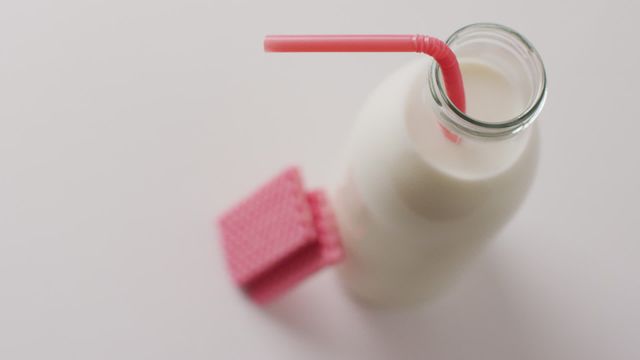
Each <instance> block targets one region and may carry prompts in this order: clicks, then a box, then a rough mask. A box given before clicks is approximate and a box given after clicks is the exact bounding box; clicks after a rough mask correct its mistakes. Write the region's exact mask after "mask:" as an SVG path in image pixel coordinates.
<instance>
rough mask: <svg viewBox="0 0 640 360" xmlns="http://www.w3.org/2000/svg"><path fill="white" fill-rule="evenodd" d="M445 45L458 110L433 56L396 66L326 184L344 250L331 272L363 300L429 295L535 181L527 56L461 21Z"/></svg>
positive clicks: (530, 52) (539, 68)
mask: <svg viewBox="0 0 640 360" xmlns="http://www.w3.org/2000/svg"><path fill="white" fill-rule="evenodd" d="M447 44H448V45H449V46H450V47H451V48H452V49H453V51H454V52H455V53H456V55H457V56H458V60H459V62H460V66H461V69H462V74H463V79H464V83H465V90H466V98H467V112H466V114H465V113H462V112H461V111H459V110H458V109H457V108H456V107H455V106H454V105H453V104H452V102H451V101H450V100H449V98H448V97H447V95H446V92H445V89H444V85H443V79H442V75H441V73H440V70H439V66H438V65H437V63H435V62H433V61H431V60H430V59H428V58H427V57H421V59H420V60H419V61H416V62H414V63H411V64H408V65H407V66H405V67H403V68H401V69H399V70H398V71H396V72H395V73H393V74H392V75H390V76H389V77H388V78H387V79H386V80H385V81H383V83H382V84H380V85H379V86H378V87H377V88H376V89H375V90H374V91H373V93H372V94H371V95H370V97H369V99H368V100H367V102H366V103H365V105H364V107H363V108H362V110H361V112H360V114H359V116H358V119H357V121H356V125H355V129H354V132H353V135H352V138H351V142H350V145H349V148H348V157H347V165H346V166H345V169H344V172H343V174H342V176H341V178H340V179H339V182H338V184H337V185H336V186H335V187H334V188H333V189H332V191H331V201H332V205H333V206H334V210H335V213H336V217H337V220H338V223H339V227H340V231H341V233H342V236H343V242H344V247H345V251H346V256H345V261H344V263H343V264H342V265H340V270H339V271H340V275H341V278H342V279H343V280H344V283H345V285H346V287H347V288H348V289H349V290H350V291H351V292H352V293H353V294H354V295H355V296H356V297H357V298H359V299H361V300H363V301H365V302H368V303H373V304H380V305H383V304H414V303H419V302H422V301H425V300H428V299H430V298H432V297H433V295H435V294H437V293H438V292H439V291H440V290H442V288H443V287H444V286H445V285H446V284H447V283H449V282H450V280H451V279H452V278H454V277H455V275H456V274H457V273H459V272H460V271H461V270H462V269H463V268H464V265H465V263H467V262H468V261H469V259H470V258H471V257H472V256H473V255H474V254H475V253H477V252H478V250H480V249H481V248H482V246H483V245H484V244H485V243H486V242H487V240H489V239H490V238H491V237H492V236H494V235H495V234H496V232H497V231H499V230H500V228H501V227H502V226H503V225H504V224H505V223H506V222H507V221H508V220H509V219H510V218H511V216H512V215H513V214H514V212H515V211H516V210H517V208H518V206H519V205H520V204H521V202H522V200H523V199H524V197H525V196H526V194H527V191H528V189H529V187H530V185H531V183H532V180H533V178H534V176H535V171H536V163H537V156H538V144H539V140H538V136H539V135H538V130H537V127H536V125H535V124H534V122H535V119H536V118H537V116H538V114H539V113H540V111H541V110H542V107H543V104H544V100H545V96H546V79H545V70H544V65H543V63H542V60H541V58H540V56H539V55H538V53H537V51H536V50H535V49H534V48H533V46H532V45H531V44H530V43H529V42H528V41H527V40H526V39H525V38H524V37H522V36H521V35H519V34H518V33H517V32H515V31H513V30H511V29H509V28H506V27H504V26H500V25H495V24H474V25H469V26H467V27H464V28H462V29H460V30H458V31H457V32H455V33H454V34H453V35H452V36H451V37H450V38H449V39H448V40H447ZM442 127H444V128H446V129H448V130H449V131H451V132H453V133H454V134H456V135H458V136H459V137H460V141H459V142H454V141H451V140H449V139H447V137H445V136H444V135H443V129H442Z"/></svg>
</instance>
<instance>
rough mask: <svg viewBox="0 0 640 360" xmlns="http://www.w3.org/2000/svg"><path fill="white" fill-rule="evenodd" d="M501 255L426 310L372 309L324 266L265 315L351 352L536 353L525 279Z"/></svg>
mask: <svg viewBox="0 0 640 360" xmlns="http://www.w3.org/2000/svg"><path fill="white" fill-rule="evenodd" d="M501 255H502V256H505V255H506V254H504V253H503V254H500V253H497V252H491V253H485V254H483V255H482V256H481V257H480V258H479V259H478V260H477V261H476V262H475V263H474V264H473V265H472V266H471V269H470V270H469V271H467V272H466V273H465V275H464V276H463V277H462V278H461V279H460V281H458V282H457V283H456V284H455V285H453V287H452V288H451V289H449V291H448V292H447V293H445V294H444V295H443V296H442V297H441V298H440V299H437V300H436V301H435V302H434V303H432V304H430V305H428V306H424V307H421V308H411V309H380V308H370V307H367V306H365V305H362V304H360V303H358V302H355V301H353V300H351V298H350V297H349V296H348V295H347V294H345V292H344V291H343V289H341V286H340V285H339V282H338V280H337V278H336V274H334V273H333V272H327V273H326V274H323V275H322V277H321V278H320V279H314V281H312V282H311V283H309V284H305V285H303V286H302V287H301V288H299V289H296V290H295V291H294V292H292V293H291V294H288V295H286V296H285V297H284V298H282V299H280V300H278V301H277V302H276V303H274V304H272V305H271V306H269V307H268V308H267V314H269V316H271V317H273V318H274V319H275V320H276V321H278V322H279V323H281V324H282V325H283V326H284V327H285V328H286V329H287V330H289V331H291V333H292V335H294V336H298V337H301V338H303V339H304V340H305V341H310V342H312V343H314V344H317V345H318V346H319V348H321V349H325V350H326V351H327V352H329V353H340V354H342V353H344V354H350V357H351V358H353V357H363V358H365V357H366V358H368V359H371V358H380V359H389V358H409V359H414V358H432V359H468V358H472V359H474V360H478V359H492V360H496V359H536V358H538V356H536V346H535V344H534V343H533V341H534V339H536V337H537V334H539V331H541V329H538V328H536V326H535V324H534V323H532V322H531V321H529V320H531V319H532V315H531V314H533V313H535V312H536V311H535V310H536V309H535V305H532V303H531V302H530V301H526V296H525V295H524V294H523V292H522V289H523V288H526V284H523V282H522V279H519V278H518V277H517V276H514V275H512V274H513V273H514V272H513V271H512V270H513V269H510V266H514V264H512V263H509V262H505V261H503V260H504V259H501V258H500V256H501ZM515 273H517V271H515ZM532 306H534V308H532ZM527 314H529V315H528V316H527Z"/></svg>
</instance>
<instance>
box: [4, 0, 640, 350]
mask: <svg viewBox="0 0 640 360" xmlns="http://www.w3.org/2000/svg"><path fill="white" fill-rule="evenodd" d="M639 13H640V6H638V2H636V1H632V0H628V1H585V0H579V1H537V2H526V3H524V2H517V1H475V0H467V1H463V0H457V1H438V2H437V1H386V2H385V1H371V0H369V1H359V2H357V1H350V2H347V1H317V2H310V3H307V2H303V1H294V0H291V1H255V2H248V1H233V2H232V1H230V0H224V1H219V0H183V1H177V0H175V1H169V0H129V1H86V0H76V1H71V0H50V1H46V0H35V1H8V0H5V1H2V2H0V358H2V359H7V360H17V359H153V360H161V359H438V360H440V359H474V360H478V359H491V360H495V359H546V360H549V359H563V360H566V359H576V360H578V359H579V360H584V359H638V358H640V349H639V347H640V310H639V306H640V242H639V240H640V216H639V215H640V212H639V210H638V209H639V208H638V203H640V190H639V186H640V159H638V157H639V155H640V142H639V141H638V134H640V110H638V98H639V97H638V95H640V94H639V89H640V77H639V76H638V72H637V64H639V63H640V52H639V51H638V45H637V44H638V35H640V26H639V25H637V17H638V14H639ZM478 21H493V22H499V23H503V24H505V25H508V26H511V27H514V28H515V29H516V30H518V31H520V32H521V33H523V34H525V36H527V37H528V38H529V39H530V40H531V41H532V42H533V43H534V44H535V45H536V46H537V48H538V50H539V51H540V53H541V54H542V56H543V59H544V61H545V64H546V67H547V72H548V77H549V98H548V102H547V105H546V108H545V110H544V112H543V114H542V116H541V118H540V119H539V121H540V125H541V130H542V136H543V141H542V147H543V148H542V158H541V164H540V168H539V175H538V177H537V180H536V182H535V185H534V187H533V189H532V192H531V195H530V196H529V198H528V200H527V201H526V203H525V204H524V207H523V208H522V210H521V211H520V212H519V213H518V215H517V216H516V217H515V219H514V221H512V222H511V223H510V225H509V226H508V227H507V228H506V229H505V230H504V231H503V232H502V233H501V235H500V236H499V237H498V238H497V239H496V240H495V241H494V242H493V243H492V245H491V246H490V247H489V248H488V249H487V251H486V252H485V253H484V254H483V255H482V256H481V257H480V258H479V259H478V261H477V262H475V263H474V264H473V266H472V268H471V269H470V271H469V272H467V273H466V274H465V275H464V277H463V278H462V279H461V280H460V281H459V282H458V283H456V284H455V285H454V286H453V288H452V289H451V290H450V291H449V292H448V293H447V294H446V295H445V296H444V297H442V298H441V299H440V300H439V301H437V302H436V303H434V304H433V305H431V306H429V307H427V308H424V309H419V310H413V311H399V312H380V311H373V310H368V309H366V308H363V307H360V306H358V305H357V304H355V303H353V302H351V301H350V299H349V298H348V297H347V296H346V295H345V294H344V292H343V291H342V290H341V288H340V286H339V283H338V282H337V279H336V277H335V273H334V272H333V271H331V270H327V271H324V272H322V273H321V274H319V275H318V276H316V277H314V278H312V279H310V280H309V281H307V282H306V283H305V284H304V285H303V286H301V287H299V288H298V289H296V290H295V291H294V292H292V293H290V294H289V295H287V296H285V297H284V298H282V299H281V300H280V301H278V302H277V303H275V304H273V306H271V307H269V308H267V309H261V308H258V307H256V306H254V305H252V304H251V303H249V302H247V301H246V300H245V299H244V298H243V297H242V295H241V294H240V293H239V292H238V291H236V289H235V288H234V287H233V286H232V284H231V282H230V281H229V278H228V277H227V274H226V270H225V266H224V261H223V257H222V254H221V249H220V246H219V245H220V244H219V238H218V235H217V233H216V230H215V228H214V226H213V225H212V224H213V219H214V218H215V217H216V216H218V215H219V214H220V213H221V212H222V211H223V210H224V209H225V208H226V207H228V206H229V205H231V204H232V203H233V202H235V201H236V200H238V199H239V198H241V197H242V196H244V195H245V194H246V193H247V192H248V191H250V190H251V189H253V188H254V187H255V186H256V185H257V184H259V183H261V182H263V181H264V180H266V179H268V178H269V177H271V176H272V175H274V174H275V173H276V172H277V171H279V170H280V169H282V168H283V167H285V166H287V165H289V164H299V165H301V166H302V167H303V169H304V172H305V176H306V179H307V182H308V183H309V184H310V185H313V186H321V185H323V184H326V182H327V181H328V180H329V179H331V178H332V177H333V176H334V175H335V174H334V169H335V167H336V164H337V162H338V160H339V159H340V156H341V155H340V154H341V153H342V148H343V145H344V144H345V141H346V139H347V136H348V133H349V130H350V127H351V125H352V121H353V118H354V115H355V114H356V112H357V110H358V108H359V106H360V105H361V104H362V102H363V100H364V98H365V96H366V95H367V93H368V92H369V91H370V90H371V88H372V87H373V86H374V85H375V84H376V83H377V82H379V81H380V80H381V79H382V78H383V77H384V76H385V75H386V74H388V73H389V72H390V71H392V70H393V69H395V68H397V67H399V66H401V65H402V64H404V63H405V62H407V61H409V60H410V59H413V58H415V57H416V56H418V55H416V54H263V53H262V44H261V41H262V36H263V35H265V34H267V33H427V34H432V35H435V36H439V37H442V38H446V37H447V36H448V35H449V34H450V33H452V32H453V31H455V30H456V29H457V28H459V27H461V26H463V25H466V24H469V23H472V22H478Z"/></svg>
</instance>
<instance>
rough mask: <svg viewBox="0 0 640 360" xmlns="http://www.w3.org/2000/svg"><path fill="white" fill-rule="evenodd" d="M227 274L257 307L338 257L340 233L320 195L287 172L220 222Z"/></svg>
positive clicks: (296, 173) (296, 174)
mask: <svg viewBox="0 0 640 360" xmlns="http://www.w3.org/2000/svg"><path fill="white" fill-rule="evenodd" d="M220 230H221V233H222V241H223V247H224V251H225V255H226V259H227V264H228V267H229V271H230V272H231V275H232V277H233V279H234V280H235V282H236V283H237V284H238V286H240V287H242V288H243V289H244V290H245V291H246V292H247V294H248V295H249V296H250V297H251V298H252V299H254V300H255V301H256V302H259V303H266V302H269V301H270V300H272V299H274V298H276V297H277V296H279V295H281V294H282V293H284V292H286V291H287V290H289V289H291V288H292V287H294V286H295V285H297V284H298V283H300V282H301V281H302V280H304V279H305V278H306V277H308V276H309V275H311V274H313V273H314V272H316V271H317V270H319V269H321V268H323V267H324V266H327V265H329V264H332V263H335V262H337V261H339V260H340V259H341V258H342V247H341V241H340V235H339V232H338V229H337V227H336V224H335V220H334V218H333V214H332V213H331V209H330V208H329V206H328V205H327V202H326V199H325V197H324V194H323V193H322V192H320V191H315V192H312V193H306V192H305V190H304V187H303V184H302V179H301V176H300V173H299V171H298V169H296V168H290V169H288V170H286V171H285V172H283V173H282V174H281V175H279V176H277V177H276V178H275V179H273V180H271V181H270V182H268V183H267V184H266V185H264V186H262V187H261V188H260V189H258V191H256V192H255V193H254V194H253V195H252V196H250V197H249V198H247V199H245V200H243V201H242V202H240V204H238V205H237V206H236V207H234V208H233V209H231V210H230V211H229V212H227V213H226V214H225V215H223V216H222V217H221V219H220Z"/></svg>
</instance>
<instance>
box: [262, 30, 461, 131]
mask: <svg viewBox="0 0 640 360" xmlns="http://www.w3.org/2000/svg"><path fill="white" fill-rule="evenodd" d="M264 50H265V51H267V52H417V53H423V54H427V55H429V56H431V57H433V58H434V60H435V61H436V62H438V64H439V65H440V69H441V71H442V77H443V79H444V85H445V89H446V91H447V95H448V96H449V98H450V99H451V101H452V102H453V104H454V105H455V106H456V107H457V108H458V109H460V110H461V111H462V112H464V111H466V103H465V97H464V85H463V83H462V74H461V73H460V65H459V64H458V59H457V58H456V55H455V54H454V53H453V51H452V50H451V49H450V48H449V46H447V44H446V43H445V42H443V41H442V40H439V39H436V38H434V37H430V36H425V35H268V36H266V37H265V38H264ZM441 128H442V130H443V132H444V135H445V136H446V137H447V139H449V140H451V141H453V142H456V143H458V142H460V137H459V136H458V135H456V134H454V133H452V132H450V131H449V130H447V129H446V128H444V127H441Z"/></svg>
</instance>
